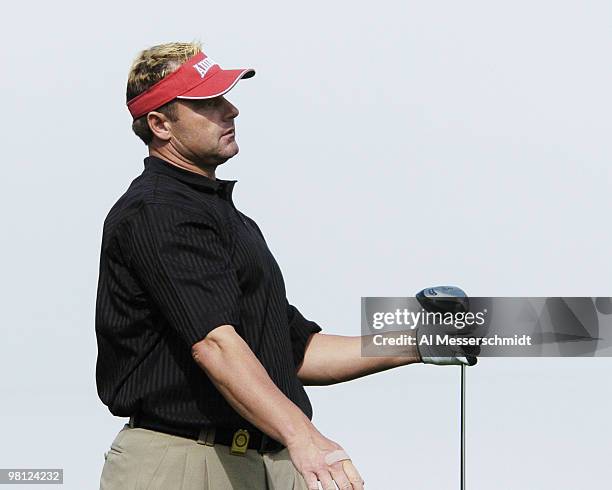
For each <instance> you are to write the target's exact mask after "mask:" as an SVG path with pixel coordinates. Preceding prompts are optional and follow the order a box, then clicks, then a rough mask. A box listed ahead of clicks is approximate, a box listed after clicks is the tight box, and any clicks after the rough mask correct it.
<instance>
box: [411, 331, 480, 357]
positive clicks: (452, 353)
mask: <svg viewBox="0 0 612 490" xmlns="http://www.w3.org/2000/svg"><path fill="white" fill-rule="evenodd" d="M438 335H449V337H455V338H457V340H468V339H470V338H472V337H473V331H471V332H470V331H467V332H462V331H460V330H457V329H455V328H454V327H450V328H449V327H448V326H441V325H427V326H420V327H418V328H417V329H416V338H417V349H418V351H419V355H420V356H421V361H422V362H423V363H424V364H435V365H436V366H449V365H455V366H460V365H461V364H465V365H466V366H473V365H474V364H476V363H477V362H478V359H477V357H476V356H478V355H479V354H480V346H478V345H456V346H452V345H436V343H435V341H436V338H437V336H438ZM423 336H426V337H427V338H428V339H429V338H432V339H433V341H434V343H432V344H431V345H427V344H423V343H422V342H421V339H422V337H423Z"/></svg>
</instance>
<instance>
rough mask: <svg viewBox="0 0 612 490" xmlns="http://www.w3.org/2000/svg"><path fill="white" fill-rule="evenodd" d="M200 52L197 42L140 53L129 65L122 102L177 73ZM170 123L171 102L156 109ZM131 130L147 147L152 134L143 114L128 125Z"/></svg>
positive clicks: (160, 45)
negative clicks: (176, 71) (130, 125)
mask: <svg viewBox="0 0 612 490" xmlns="http://www.w3.org/2000/svg"><path fill="white" fill-rule="evenodd" d="M200 51H202V44H201V43H200V42H199V41H194V42H190V43H166V44H158V45H157V46H152V47H150V48H149V49H145V50H144V51H142V52H140V54H139V55H138V56H137V57H136V59H135V60H134V62H133V63H132V67H131V68H130V73H129V75H128V82H127V89H126V92H125V97H126V101H130V100H131V99H133V98H134V97H136V96H137V95H140V94H141V93H143V92H144V91H145V90H147V89H148V88H149V87H151V86H153V85H154V84H156V83H157V82H159V81H160V80H161V79H162V78H164V77H166V76H168V75H169V74H170V73H172V72H174V71H175V70H177V69H178V68H179V67H180V66H181V65H182V64H183V63H184V62H185V61H187V60H188V59H189V58H191V57H192V56H195V55H196V54H198V53H199V52H200ZM156 111H157V112H161V113H162V114H164V115H165V116H166V117H168V118H169V119H170V120H175V119H176V113H175V111H174V101H170V102H168V103H167V104H165V105H163V106H161V107H160V108H158V109H156ZM132 130H133V131H134V133H136V135H137V136H138V137H139V138H140V139H141V140H142V141H143V142H144V144H145V145H148V144H149V143H150V142H151V140H152V139H153V133H152V132H151V128H149V123H148V122H147V115H146V114H145V115H144V116H142V117H139V118H138V119H136V120H135V121H134V122H133V123H132Z"/></svg>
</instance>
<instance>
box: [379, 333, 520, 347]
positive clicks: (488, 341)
mask: <svg viewBox="0 0 612 490" xmlns="http://www.w3.org/2000/svg"><path fill="white" fill-rule="evenodd" d="M372 341H373V342H374V345H379V346H380V345H393V346H396V345H400V346H401V345H416V338H415V337H413V336H411V335H407V334H402V335H398V336H393V337H390V336H383V335H381V334H378V335H374V338H373V339H372ZM419 345H449V346H465V345H483V346H486V345H510V346H513V345H520V346H523V345H531V336H529V335H520V336H519V335H514V336H513V337H500V336H499V335H497V334H495V335H493V336H492V337H457V336H455V335H448V334H445V335H440V334H437V335H435V342H434V335H432V334H429V335H422V336H420V338H419Z"/></svg>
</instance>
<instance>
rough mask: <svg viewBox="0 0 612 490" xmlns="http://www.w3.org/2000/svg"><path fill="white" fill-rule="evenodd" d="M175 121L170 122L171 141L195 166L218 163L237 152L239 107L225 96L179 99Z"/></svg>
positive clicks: (175, 148) (179, 152) (178, 151)
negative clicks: (236, 134)
mask: <svg viewBox="0 0 612 490" xmlns="http://www.w3.org/2000/svg"><path fill="white" fill-rule="evenodd" d="M176 106H177V116H178V117H177V118H176V121H169V122H168V128H169V130H170V131H169V132H170V134H171V137H170V140H169V142H168V143H169V144H170V145H172V146H173V147H174V148H173V150H174V151H176V152H177V153H178V154H180V155H181V156H182V157H183V158H185V159H187V160H189V161H191V162H193V163H194V164H196V165H198V164H199V165H219V164H221V163H224V162H225V161H227V160H228V159H229V158H231V157H233V156H234V155H236V153H238V144H237V143H236V139H235V128H234V119H235V118H236V117H237V116H238V109H237V108H236V107H234V106H233V105H232V104H231V103H230V102H229V101H228V100H227V99H226V98H225V97H223V96H219V97H215V98H212V99H203V100H197V99H194V100H187V99H178V100H177V101H176Z"/></svg>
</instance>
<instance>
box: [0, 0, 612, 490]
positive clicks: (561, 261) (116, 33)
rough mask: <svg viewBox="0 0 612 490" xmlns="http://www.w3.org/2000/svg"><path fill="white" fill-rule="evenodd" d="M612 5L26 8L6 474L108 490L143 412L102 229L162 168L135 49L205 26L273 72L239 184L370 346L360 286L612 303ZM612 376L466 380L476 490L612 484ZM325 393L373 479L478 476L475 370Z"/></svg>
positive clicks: (381, 291) (262, 84)
mask: <svg viewBox="0 0 612 490" xmlns="http://www.w3.org/2000/svg"><path fill="white" fill-rule="evenodd" d="M611 19H612V4H610V2H607V1H603V0H602V1H594V0H584V1H582V2H576V1H559V0H557V1H552V0H551V1H543V0H529V1H524V0H519V1H514V2H499V1H496V2H491V1H485V0H479V1H474V0H467V1H464V2H456V1H451V0H445V1H433V2H417V1H388V0H381V1H377V2H348V1H345V2H322V1H311V2H308V3H300V4H297V3H290V2H279V1H278V2H269V1H260V2H246V1H234V2H231V3H216V4H215V3H213V2H206V3H205V2H190V1H174V2H159V1H148V2H117V1H108V2H98V3H91V2H76V1H75V2H69V1H66V0H58V1H55V2H29V1H22V2H14V3H12V4H11V5H10V7H9V6H6V7H5V9H4V11H3V29H2V31H1V32H0V36H1V43H0V46H2V47H1V48H0V53H1V58H0V64H1V66H2V76H1V77H0V89H1V91H2V94H3V95H4V99H3V101H2V116H3V117H2V134H3V136H4V138H3V142H4V143H3V144H4V151H3V154H2V157H3V165H2V173H3V179H2V182H3V192H2V194H1V198H0V199H1V201H0V215H1V224H2V237H3V238H2V242H1V244H0V246H1V254H0V260H1V263H0V270H1V271H2V274H1V276H0V277H1V278H2V279H1V282H0V288H1V297H2V322H1V323H2V337H1V341H0V372H1V373H2V374H1V375H0V389H1V390H2V403H0V467H2V468H7V467H21V468H33V467H45V468H55V467H61V468H64V470H65V476H64V479H65V484H64V487H63V488H66V489H75V490H81V489H90V488H91V489H93V488H97V487H98V482H99V476H100V472H101V469H102V465H103V462H104V457H103V454H104V452H105V451H106V450H108V447H109V446H110V443H111V442H112V440H113V438H114V437H115V435H116V433H117V432H118V431H119V430H120V429H121V427H122V426H123V424H124V423H125V422H126V419H120V418H116V417H113V416H112V415H111V414H110V412H109V411H108V409H107V408H106V407H105V406H104V405H103V404H102V403H101V402H100V400H99V399H98V397H97V393H96V387H95V378H94V375H95V362H96V355H97V347H96V341H95V333H94V306H95V295H96V286H97V276H98V259H99V250H100V240H101V231H102V223H103V220H104V217H105V216H106V213H107V212H108V210H109V208H110V206H111V205H112V204H113V203H114V201H115V200H116V199H117V198H118V197H119V196H120V195H121V194H122V193H123V192H124V191H125V189H126V188H127V186H128V185H129V183H130V182H131V180H132V179H133V178H135V177H136V176H137V175H138V174H139V173H140V172H141V171H142V158H143V157H144V156H145V150H146V148H145V147H144V145H142V143H140V141H139V140H138V139H137V138H136V137H135V136H134V135H133V134H131V130H130V117H129V114H128V111H127V109H126V107H125V105H124V94H125V82H126V77H127V72H128V69H129V66H130V63H131V61H132V59H133V58H134V57H135V56H136V54H137V53H138V51H139V50H141V49H143V48H146V47H148V46H150V45H152V44H158V43H162V42H169V41H176V40H181V41H189V40H193V39H200V40H202V41H203V42H204V46H205V52H207V54H209V55H210V56H211V57H212V58H213V59H215V60H216V61H218V62H219V63H220V64H221V65H222V66H223V67H225V68H238V67H254V68H255V69H256V70H257V75H256V76H255V77H254V78H253V79H250V80H244V81H241V82H240V83H239V84H238V85H237V86H236V87H235V88H234V89H233V90H232V92H231V93H230V94H229V96H228V98H229V100H231V101H232V102H233V103H234V104H235V105H237V106H238V108H239V109H240V111H241V114H240V116H239V118H238V119H237V121H236V126H237V140H238V142H239V144H240V149H241V151H240V154H239V155H238V156H237V157H235V158H234V159H232V160H230V161H228V162H227V163H226V164H225V165H224V166H223V168H221V169H219V171H218V176H219V177H220V178H226V179H236V180H238V183H237V184H236V188H235V192H234V196H235V201H236V204H237V206H238V207H239V208H240V209H241V210H242V211H243V212H245V213H246V214H248V215H249V216H251V217H253V218H254V219H255V220H256V221H257V222H258V223H259V224H260V226H261V228H262V230H263V232H264V234H265V235H266V238H267V241H268V243H269V245H270V247H271V249H272V251H273V252H274V254H275V256H276V258H277V260H278V262H279V264H280V266H281V268H282V270H283V273H284V275H285V281H286V284H287V289H288V294H289V298H290V300H291V301H292V302H294V304H296V305H297V306H298V307H299V308H300V310H301V311H302V312H303V313H304V315H305V316H307V317H308V318H310V319H313V320H315V321H317V322H318V323H320V324H321V325H322V326H323V328H324V330H325V331H326V332H328V333H334V334H342V335H359V326H360V319H359V314H360V298H361V297H362V296H405V295H412V294H414V293H415V292H416V291H418V290H420V289H422V288H424V287H426V286H431V285H438V284H456V285H459V286H461V287H463V288H464V289H465V290H466V291H467V292H468V293H469V294H471V295H473V296H595V295H599V296H612V288H611V286H610V277H611V274H612V260H611V259H610V254H609V250H610V248H611V247H610V245H611V242H612V231H611V225H610V217H611V210H612V207H611V205H610V192H609V189H610V182H611V170H610V161H611V157H612V138H610V129H611V127H610V114H611V113H612V96H611V92H610V86H611V85H612V65H611V64H610V52H611V47H612V25H611ZM611 368H612V360H610V359H602V358H598V359H529V360H525V359H503V360H501V359H484V360H482V361H481V362H480V363H479V365H478V366H476V367H475V368H471V369H470V370H469V372H468V401H467V403H468V415H467V417H468V420H467V423H468V427H467V429H468V436H467V437H468V448H467V451H468V453H467V458H468V488H469V489H470V490H490V489H492V488H495V489H500V490H506V489H515V488H521V489H524V490H548V489H551V490H552V489H554V490H562V489H574V488H578V487H581V488H583V487H584V488H588V487H589V486H592V487H594V488H602V487H606V486H608V485H609V483H610V477H611V473H612V471H611V469H610V463H609V451H610V442H609V441H610V440H611V438H612V421H611V420H610V413H611V412H612V396H611V395H610V375H611V374H612V370H611ZM308 391H309V394H310V396H311V400H312V403H313V405H314V411H315V415H314V419H313V420H314V423H315V425H316V426H317V427H318V428H319V429H320V430H321V431H322V432H323V433H324V434H325V435H327V436H328V437H330V438H332V439H334V440H336V441H337V442H339V443H340V444H342V445H343V446H344V447H345V448H346V450H347V451H348V452H349V454H351V456H352V457H353V460H354V462H355V464H356V466H357V467H358V469H359V471H360V472H361V474H362V476H363V477H364V478H365V481H366V484H367V486H366V488H369V489H373V490H381V489H387V488H396V489H410V488H418V489H420V490H428V489H432V490H434V489H435V490H440V489H453V488H458V475H459V457H458V456H459V368H454V367H435V366H411V367H405V368H401V369H397V370H393V371H388V372H385V373H380V374H377V375H374V376H371V377H369V378H364V379H361V380H357V381H353V382H350V383H346V384H342V385H338V386H332V387H323V388H314V389H309V390H308ZM28 487H29V486H28V485H24V486H22V487H19V488H24V489H26V488H28ZM7 488H8V487H7ZM35 488H40V487H38V486H37V487H35Z"/></svg>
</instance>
